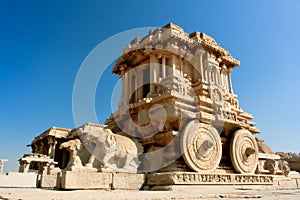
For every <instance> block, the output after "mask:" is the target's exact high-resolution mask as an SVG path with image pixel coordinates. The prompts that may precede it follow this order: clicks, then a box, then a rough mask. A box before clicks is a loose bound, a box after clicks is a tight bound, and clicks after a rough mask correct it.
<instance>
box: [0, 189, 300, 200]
mask: <svg viewBox="0 0 300 200" xmlns="http://www.w3.org/2000/svg"><path fill="white" fill-rule="evenodd" d="M72 199H82V200H83V199H84V200H90V199H105V200H109V199H144V200H154V199H155V200H158V199H269V200H274V199H278V200H282V199H288V200H295V199H300V189H293V190H272V189H266V190H262V189H252V190H246V189H241V188H236V189H233V188H218V189H215V188H213V186H212V187H209V188H208V187H206V188H205V189H182V190H180V189H178V190H176V191H124V190H123V191H120V190H118V191H116V190H111V191H101V190H75V191H57V190H49V189H37V188H0V200H72Z"/></svg>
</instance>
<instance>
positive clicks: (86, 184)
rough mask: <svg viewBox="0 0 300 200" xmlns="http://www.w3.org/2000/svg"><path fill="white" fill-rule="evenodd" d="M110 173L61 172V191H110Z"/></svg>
mask: <svg viewBox="0 0 300 200" xmlns="http://www.w3.org/2000/svg"><path fill="white" fill-rule="evenodd" d="M111 183H112V174H111V173H102V172H89V171H63V172H62V178H61V188H62V189H110V188H111Z"/></svg>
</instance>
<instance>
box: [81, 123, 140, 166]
mask: <svg viewBox="0 0 300 200" xmlns="http://www.w3.org/2000/svg"><path fill="white" fill-rule="evenodd" d="M78 136H79V137H80V138H81V140H82V141H83V143H84V144H85V143H86V144H94V149H93V150H92V151H91V152H90V153H91V154H92V155H91V158H90V159H89V161H88V163H87V164H86V166H91V165H92V163H93V162H94V159H97V160H98V161H99V162H101V163H102V164H103V167H104V168H109V169H113V170H116V171H126V172H137V168H138V158H137V147H136V144H135V143H134V142H133V141H132V140H131V139H130V138H128V137H125V136H122V135H118V134H114V133H113V132H112V131H111V130H110V129H107V128H105V127H104V126H102V127H97V128H96V129H93V130H91V129H85V127H82V128H80V130H79V132H78Z"/></svg>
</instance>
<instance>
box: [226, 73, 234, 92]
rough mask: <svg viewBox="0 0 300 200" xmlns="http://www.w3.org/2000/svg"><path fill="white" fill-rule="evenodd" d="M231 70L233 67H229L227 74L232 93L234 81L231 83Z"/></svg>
mask: <svg viewBox="0 0 300 200" xmlns="http://www.w3.org/2000/svg"><path fill="white" fill-rule="evenodd" d="M231 71H232V69H231V68H229V69H228V70H227V76H228V84H229V92H230V93H231V94H233V89H232V83H231V75H230V73H231Z"/></svg>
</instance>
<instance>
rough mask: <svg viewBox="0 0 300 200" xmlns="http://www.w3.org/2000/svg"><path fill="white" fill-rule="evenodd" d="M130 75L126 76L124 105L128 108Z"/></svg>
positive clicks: (126, 74)
mask: <svg viewBox="0 0 300 200" xmlns="http://www.w3.org/2000/svg"><path fill="white" fill-rule="evenodd" d="M128 73H129V72H127V73H125V74H124V99H123V105H124V106H126V105H128V96H129V95H128V93H129V88H128V86H129V84H128Z"/></svg>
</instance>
